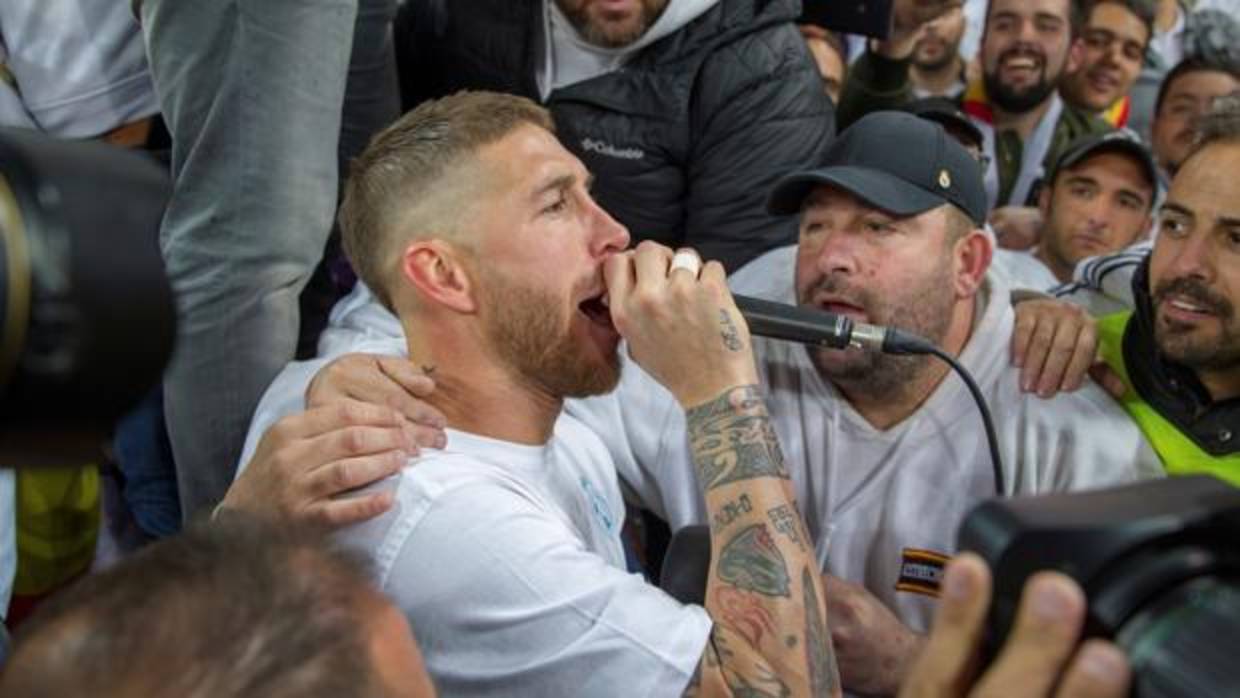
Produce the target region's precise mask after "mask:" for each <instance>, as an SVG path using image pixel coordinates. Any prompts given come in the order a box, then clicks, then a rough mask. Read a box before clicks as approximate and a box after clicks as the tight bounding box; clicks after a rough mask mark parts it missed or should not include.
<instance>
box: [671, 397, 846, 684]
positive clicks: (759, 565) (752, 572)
mask: <svg viewBox="0 0 1240 698" xmlns="http://www.w3.org/2000/svg"><path fill="white" fill-rule="evenodd" d="M686 417H687V420H688V430H689V442H690V448H691V449H692V453H693V460H694V464H695V465H696V466H697V474H698V485H699V487H700V488H701V494H702V496H703V497H704V498H705V500H706V508H707V510H708V512H707V513H708V516H709V521H710V534H711V549H712V558H713V559H712V564H711V569H710V574H709V575H708V577H707V583H706V584H707V588H706V610H707V612H708V613H710V616H711V618H712V619H713V620H714V622H715V626H714V630H713V631H712V632H711V638H712V643H711V645H710V647H709V648H708V649H707V652H708V653H718V656H719V658H720V666H719V667H718V669H717V670H713V669H712V668H711V666H710V663H709V662H708V661H707V660H706V659H704V660H703V663H702V666H703V678H702V684H701V694H702V695H711V696H715V695H729V696H751V697H753V698H760V697H762V696H776V697H778V696H786V695H793V694H795V695H797V696H805V695H815V696H816V695H826V694H823V693H821V692H822V691H826V692H827V694H829V692H830V691H831V690H832V686H834V685H835V684H832V683H830V682H829V681H830V674H829V673H824V671H825V670H824V669H823V663H824V662H829V660H830V655H829V652H830V651H831V647H830V643H831V638H830V636H829V635H826V634H825V633H826V631H825V626H824V625H823V623H824V620H823V615H822V612H821V610H820V609H822V608H823V603H822V601H821V592H819V591H818V590H817V588H816V587H814V586H813V585H814V584H819V583H821V582H820V581H819V580H818V579H817V578H814V577H810V578H808V582H807V581H806V578H804V577H802V576H799V575H797V574H796V572H797V571H798V570H801V569H803V568H804V569H812V568H813V567H815V562H814V559H813V556H812V552H813V542H812V541H811V540H810V537H809V533H808V532H807V531H806V528H805V524H804V523H803V522H802V521H801V518H800V513H799V512H798V511H797V506H796V502H795V501H794V500H793V498H792V487H791V486H790V483H789V481H788V479H789V478H788V473H787V470H786V469H785V468H784V462H783V456H782V455H781V454H780V450H779V444H778V443H777V441H776V436H775V430H774V429H773V428H772V427H771V420H770V415H768V414H767V411H766V405H765V403H764V402H763V400H762V397H761V394H760V393H759V391H758V387H757V386H755V385H747V386H741V387H737V388H732V389H730V390H728V391H727V392H725V393H724V394H722V395H720V396H719V397H717V398H715V399H714V400H711V401H710V402H707V403H705V404H703V405H699V406H697V407H694V408H690V409H688V410H687V411H686ZM807 583H808V584H809V585H810V587H809V589H808V590H807V589H803V588H802V587H804V586H805V585H806V584H807ZM811 602H812V603H813V607H812V608H807V606H806V604H807V603H811ZM809 619H817V623H818V624H817V625H815V626H812V627H807V622H808V620H809ZM807 633H817V635H813V636H810V635H808V634H807ZM729 640H730V641H731V642H732V645H733V647H732V651H731V652H728V651H727V647H726V645H727V642H728V641H729ZM814 662H818V665H817V666H815V665H814ZM823 676H827V677H828V678H826V679H824V678H822V677H823Z"/></svg>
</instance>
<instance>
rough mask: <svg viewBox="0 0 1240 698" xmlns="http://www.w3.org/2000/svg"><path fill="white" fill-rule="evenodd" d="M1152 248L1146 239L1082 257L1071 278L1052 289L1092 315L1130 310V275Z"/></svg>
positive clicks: (1132, 274)
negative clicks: (1120, 249) (1103, 253)
mask: <svg viewBox="0 0 1240 698" xmlns="http://www.w3.org/2000/svg"><path fill="white" fill-rule="evenodd" d="M1151 249H1153V243H1152V242H1150V241H1148V240H1146V241H1143V242H1139V243H1137V244H1135V245H1133V246H1131V247H1129V248H1127V249H1125V250H1122V251H1120V252H1115V253H1112V254H1106V255H1099V256H1097V257H1090V258H1088V259H1085V260H1083V261H1082V262H1081V263H1079V264H1077V265H1076V270H1075V271H1074V272H1073V273H1072V281H1069V282H1068V283H1065V284H1061V285H1060V286H1057V287H1055V288H1054V289H1053V290H1052V291H1051V293H1052V294H1053V295H1055V296H1056V297H1057V298H1061V299H1063V300H1067V301H1071V302H1073V303H1076V304H1077V305H1080V306H1083V307H1085V308H1086V309H1087V310H1088V311H1089V313H1090V315H1093V316H1094V317H1103V316H1105V315H1110V314H1112V313H1117V312H1120V311H1123V310H1131V309H1132V308H1133V307H1134V305H1135V302H1134V301H1133V297H1132V278H1133V276H1134V275H1135V274H1136V271H1137V267H1138V266H1140V264H1141V262H1142V261H1143V260H1144V259H1145V258H1146V256H1148V255H1149V253H1150V250H1151Z"/></svg>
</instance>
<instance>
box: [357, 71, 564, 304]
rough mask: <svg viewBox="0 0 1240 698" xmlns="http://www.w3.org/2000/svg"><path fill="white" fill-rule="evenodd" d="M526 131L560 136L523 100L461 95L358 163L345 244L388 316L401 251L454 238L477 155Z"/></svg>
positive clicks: (417, 118) (433, 105) (431, 105)
mask: <svg viewBox="0 0 1240 698" xmlns="http://www.w3.org/2000/svg"><path fill="white" fill-rule="evenodd" d="M524 124H529V125H533V126H537V127H539V128H544V129H546V130H547V131H549V132H552V133H554V132H555V127H554V125H553V124H552V121H551V114H550V112H548V111H547V110H546V109H544V108H543V107H541V106H539V105H538V104H536V103H534V102H533V101H531V100H529V99H526V98H525V97H517V96H514V95H505V94H498V93H494V92H468V91H467V92H458V93H456V94H454V95H451V96H448V97H444V98H442V99H437V100H432V101H429V102H425V103H423V104H422V105H420V106H418V108H416V109H414V110H413V111H411V112H409V113H408V114H405V115H404V116H402V117H401V118H400V119H398V120H397V121H396V122H395V123H393V124H392V125H391V126H389V127H387V128H386V129H384V130H383V131H380V132H379V133H378V134H377V135H376V136H375V137H374V139H373V140H371V142H370V145H369V146H367V147H366V150H364V151H363V152H362V154H361V155H359V156H358V157H357V158H355V159H354V160H353V162H352V165H351V167H350V173H349V178H348V181H347V182H346V183H345V187H344V200H343V201H342V202H341V204H340V230H341V238H342V241H343V243H344V250H345V254H347V255H348V257H349V261H350V262H352V264H353V269H354V270H355V271H356V272H357V274H358V276H359V277H361V279H362V280H363V281H365V282H366V285H367V286H369V287H370V289H371V291H373V292H374V294H375V297H376V298H378V299H379V301H380V302H381V303H383V305H385V306H386V307H387V308H388V309H391V310H394V308H393V304H392V288H393V281H394V280H395V278H396V271H397V267H398V265H399V260H400V250H401V246H402V245H403V244H404V243H407V242H408V241H409V240H413V239H418V238H419V237H424V236H444V237H452V236H454V235H455V234H456V233H457V231H458V230H459V228H460V226H461V224H462V223H463V222H464V221H465V220H466V219H467V216H468V215H469V214H470V212H471V211H472V205H471V204H472V201H473V197H471V196H470V194H471V193H475V189H476V185H477V184H478V182H477V179H478V178H479V177H480V176H482V175H481V174H480V173H478V172H476V171H472V170H471V168H472V166H473V165H475V164H476V160H475V155H476V154H477V152H478V150H479V149H480V148H482V147H483V146H486V145H489V144H491V143H494V142H496V141H498V140H500V139H502V138H504V137H505V136H507V135H508V134H510V133H512V132H513V131H514V130H516V129H517V128H518V127H519V126H522V125H524Z"/></svg>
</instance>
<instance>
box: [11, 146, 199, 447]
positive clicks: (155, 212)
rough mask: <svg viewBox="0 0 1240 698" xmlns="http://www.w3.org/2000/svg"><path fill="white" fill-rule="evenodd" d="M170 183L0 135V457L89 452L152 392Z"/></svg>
mask: <svg viewBox="0 0 1240 698" xmlns="http://www.w3.org/2000/svg"><path fill="white" fill-rule="evenodd" d="M170 191H171V185H170V182H169V178H168V174H167V171H166V169H165V168H164V167H162V166H161V165H159V164H157V163H155V162H154V161H153V160H152V159H151V158H150V157H148V156H146V155H142V154H138V153H134V152H130V151H127V150H125V149H122V148H117V147H114V146H109V145H105V144H103V143H95V142H89V141H62V140H56V139H53V138H50V137H48V136H46V135H43V134H40V133H36V132H33V131H25V130H20V129H9V128H0V457H3V461H4V465H5V466H31V465H65V464H70V463H76V462H81V460H82V459H83V458H89V457H90V456H88V455H87V454H93V453H95V452H97V451H98V450H99V444H100V443H102V442H103V440H104V439H105V438H106V435H107V434H108V433H109V431H110V429H111V427H112V425H113V424H114V423H115V421H116V419H117V418H118V417H119V416H120V415H121V414H123V413H124V412H126V411H128V410H129V409H131V408H132V406H133V405H135V404H136V403H137V402H138V400H139V399H140V398H141V397H142V396H143V395H145V394H146V393H147V392H148V391H149V390H150V388H151V386H153V385H155V384H156V383H157V381H158V380H159V377H160V375H161V374H162V372H163V368H164V365H165V364H166V363H167V360H168V357H169V356H170V355H171V353H172V344H173V339H174V335H175V308H174V305H173V297H172V291H171V288H170V287H169V284H168V279H167V276H166V274H165V273H164V266H163V261H162V259H161V258H160V252H159V245H158V235H159V224H160V220H161V219H162V216H163V212H164V206H165V204H166V202H167V201H168V196H169V192H170Z"/></svg>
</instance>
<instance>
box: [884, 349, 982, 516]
mask: <svg viewBox="0 0 1240 698" xmlns="http://www.w3.org/2000/svg"><path fill="white" fill-rule="evenodd" d="M881 351H882V352H883V353H885V354H893V355H896V356H900V355H917V354H921V355H929V356H937V357H938V358H939V359H941V360H942V361H943V362H944V363H946V364H947V365H948V366H950V367H951V369H952V370H953V371H955V372H956V375H958V376H960V379H961V380H962V381H964V385H965V387H966V388H968V389H969V394H970V395H972V396H973V402H975V403H976V404H977V411H978V412H980V413H981V415H982V426H983V427H985V429H986V444H987V446H989V447H990V467H991V469H992V470H994V476H995V495H996V496H998V497H999V498H1003V497H1004V496H1006V492H1007V486H1006V482H1005V481H1004V477H1003V457H1002V455H1000V453H999V436H998V434H997V433H996V432H995V422H994V419H993V418H992V417H991V414H990V407H989V406H988V405H987V404H986V398H985V397H983V396H982V390H981V388H979V387H978V386H977V381H975V380H973V376H972V375H971V374H970V373H969V371H968V370H967V369H965V367H964V366H963V365H961V363H960V362H959V361H957V360H956V357H954V356H952V355H951V354H948V353H947V352H945V351H943V350H942V349H940V348H939V347H938V346H937V345H936V344H935V343H934V342H931V341H930V340H928V339H926V338H925V337H921V336H918V335H916V334H913V333H912V332H905V331H903V330H897V329H895V328H894V327H889V328H887V336H886V338H884V340H883V346H882V349H881Z"/></svg>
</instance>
